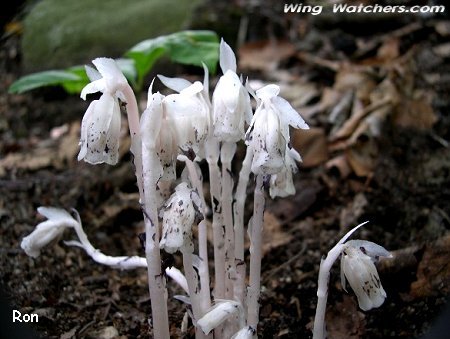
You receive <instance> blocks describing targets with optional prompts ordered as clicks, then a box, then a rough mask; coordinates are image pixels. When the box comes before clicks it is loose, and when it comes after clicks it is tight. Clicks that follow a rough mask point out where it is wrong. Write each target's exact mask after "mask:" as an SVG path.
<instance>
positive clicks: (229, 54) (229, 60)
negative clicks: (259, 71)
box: [220, 38, 236, 74]
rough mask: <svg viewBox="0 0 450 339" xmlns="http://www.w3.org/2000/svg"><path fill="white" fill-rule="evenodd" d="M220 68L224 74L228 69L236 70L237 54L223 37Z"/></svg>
mask: <svg viewBox="0 0 450 339" xmlns="http://www.w3.org/2000/svg"><path fill="white" fill-rule="evenodd" d="M220 68H221V69H222V73H223V74H225V73H226V72H227V71H232V72H236V56H235V55H234V52H233V50H232V49H231V47H230V45H228V44H227V43H226V42H225V41H224V40H223V38H222V40H221V41H220Z"/></svg>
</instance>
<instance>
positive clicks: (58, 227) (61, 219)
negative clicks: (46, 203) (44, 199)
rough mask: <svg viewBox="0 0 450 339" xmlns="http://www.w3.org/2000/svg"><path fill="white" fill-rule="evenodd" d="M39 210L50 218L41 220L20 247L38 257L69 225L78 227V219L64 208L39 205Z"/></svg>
mask: <svg viewBox="0 0 450 339" xmlns="http://www.w3.org/2000/svg"><path fill="white" fill-rule="evenodd" d="M37 210H38V212H39V213H40V214H42V215H43V216H45V217H46V218H47V219H48V220H46V221H43V222H41V223H40V224H39V225H37V226H36V228H35V229H34V231H33V232H32V233H31V234H29V235H28V236H26V237H25V238H23V239H22V242H21V244H20V247H22V249H23V250H24V251H25V253H26V254H27V255H29V256H30V257H33V258H37V257H38V256H39V255H40V253H41V248H43V247H44V246H46V245H47V244H49V243H50V242H51V241H52V240H54V239H56V238H58V237H59V236H60V235H61V234H62V233H63V232H64V230H65V229H66V228H67V227H76V225H77V224H78V221H77V220H75V219H74V218H73V217H72V216H71V215H70V214H69V213H68V212H66V211H65V210H63V209H59V208H54V207H38V209H37Z"/></svg>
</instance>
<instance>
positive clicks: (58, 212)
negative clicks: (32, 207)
mask: <svg viewBox="0 0 450 339" xmlns="http://www.w3.org/2000/svg"><path fill="white" fill-rule="evenodd" d="M37 211H38V213H39V214H41V215H43V216H44V217H46V218H47V219H52V220H55V221H63V220H71V219H73V217H72V216H71V215H70V214H69V212H67V211H66V210H63V209H61V208H56V207H46V206H39V207H38V208H37Z"/></svg>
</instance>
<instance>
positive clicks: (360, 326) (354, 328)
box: [326, 294, 366, 339]
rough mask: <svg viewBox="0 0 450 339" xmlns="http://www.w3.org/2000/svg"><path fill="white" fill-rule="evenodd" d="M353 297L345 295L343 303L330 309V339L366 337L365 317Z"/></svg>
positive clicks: (328, 326)
mask: <svg viewBox="0 0 450 339" xmlns="http://www.w3.org/2000/svg"><path fill="white" fill-rule="evenodd" d="M354 299H355V298H353V297H352V296H349V295H347V294H344V295H343V300H342V302H339V303H336V304H335V305H333V306H332V307H330V310H329V312H327V315H326V319H327V320H326V323H327V332H328V338H333V339H359V338H363V337H364V332H365V325H366V321H365V316H364V314H363V313H362V312H360V311H359V309H358V303H357V302H356V300H354Z"/></svg>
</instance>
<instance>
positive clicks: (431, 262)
mask: <svg viewBox="0 0 450 339" xmlns="http://www.w3.org/2000/svg"><path fill="white" fill-rule="evenodd" d="M449 257H450V234H447V235H446V236H444V237H442V238H441V239H439V240H438V241H436V242H434V243H433V244H430V245H427V246H425V252H424V254H423V256H422V260H421V261H420V263H419V266H418V268H417V280H416V281H415V282H413V283H412V284H411V295H412V296H413V297H414V298H423V297H428V296H431V295H434V293H436V291H439V290H442V291H443V292H444V293H445V294H448V293H449V292H450V262H449V260H448V258H449Z"/></svg>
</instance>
